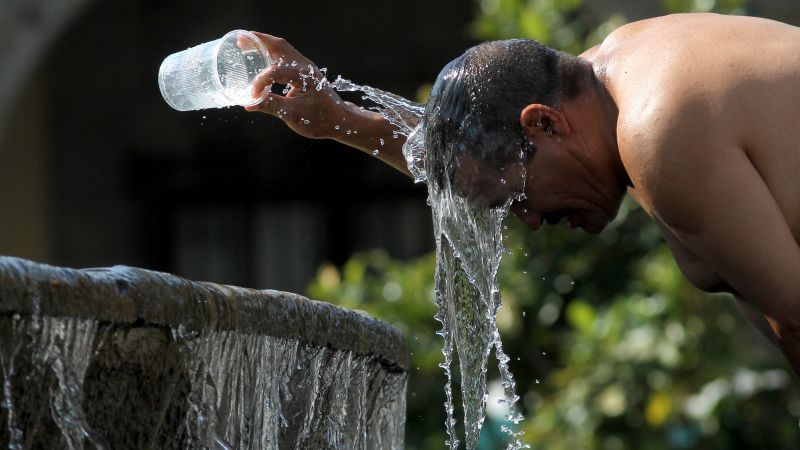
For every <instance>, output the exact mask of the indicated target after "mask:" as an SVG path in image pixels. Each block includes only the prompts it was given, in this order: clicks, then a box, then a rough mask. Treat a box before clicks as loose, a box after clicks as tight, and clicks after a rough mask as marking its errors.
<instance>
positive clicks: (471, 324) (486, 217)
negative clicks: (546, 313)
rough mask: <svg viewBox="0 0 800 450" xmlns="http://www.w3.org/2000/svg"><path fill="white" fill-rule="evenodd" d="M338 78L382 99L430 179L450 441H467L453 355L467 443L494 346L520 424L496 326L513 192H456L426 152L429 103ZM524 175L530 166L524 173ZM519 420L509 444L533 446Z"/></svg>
mask: <svg viewBox="0 0 800 450" xmlns="http://www.w3.org/2000/svg"><path fill="white" fill-rule="evenodd" d="M331 85H332V86H333V87H334V88H335V89H337V90H340V91H360V92H364V93H365V97H366V98H367V99H369V100H370V101H372V102H375V103H377V104H378V105H380V107H379V108H374V109H375V110H376V111H378V112H380V113H381V114H383V116H384V117H385V118H386V120H387V121H388V122H389V123H391V124H392V125H394V126H396V127H397V128H398V131H397V133H398V134H401V135H403V136H406V143H405V144H404V146H403V155H404V157H405V159H406V163H407V165H408V169H409V171H410V172H411V174H412V176H413V177H414V180H415V181H416V182H427V184H428V203H429V205H430V206H431V209H432V213H433V228H434V235H435V239H436V261H437V263H436V264H437V265H436V283H435V284H436V306H437V313H436V319H437V320H438V321H439V322H440V323H441V324H442V328H441V330H440V331H438V332H437V334H439V335H440V336H442V338H443V339H444V347H443V349H442V353H443V355H444V361H443V362H442V363H441V364H440V366H441V367H442V369H443V370H444V372H445V375H446V377H447V382H446V384H445V395H446V398H447V400H446V403H445V411H446V414H447V418H446V420H445V425H446V428H447V433H448V436H449V439H448V441H447V442H446V445H447V446H448V447H449V448H450V449H453V450H454V449H457V448H458V447H459V445H460V443H461V442H460V440H459V438H458V436H457V432H456V428H455V426H456V419H455V417H454V409H455V408H454V402H453V390H452V379H453V373H452V366H453V361H454V357H457V359H458V363H459V366H458V367H459V373H460V375H461V392H462V400H463V409H464V429H465V445H466V448H467V449H468V450H472V449H475V448H477V445H478V440H479V437H480V430H481V427H482V425H483V421H484V418H485V409H486V401H487V398H488V388H487V380H486V373H487V364H488V358H489V354H490V353H491V351H492V349H494V352H495V355H496V357H497V361H498V368H499V373H500V377H501V382H502V386H503V389H504V398H503V399H501V400H500V403H501V405H502V406H504V407H505V408H506V409H507V410H508V411H509V413H508V415H507V416H506V419H507V420H508V421H509V422H511V423H512V424H513V425H518V424H519V423H520V422H521V421H522V419H523V416H522V414H521V413H520V412H519V411H518V408H517V406H516V403H517V401H518V400H519V397H518V396H517V395H516V394H515V391H514V388H515V382H514V378H513V376H512V374H511V372H510V370H509V368H508V361H509V357H508V356H507V355H506V354H505V352H504V351H503V345H502V341H501V338H500V333H499V331H498V328H497V322H496V313H497V310H498V308H499V307H500V306H501V299H500V289H499V285H498V281H497V270H498V268H499V265H500V259H501V257H502V255H503V253H504V252H505V248H504V247H503V242H502V239H503V237H502V231H501V230H502V228H501V225H502V222H503V220H504V219H505V217H506V216H507V215H508V212H509V209H510V206H511V203H512V201H513V200H514V198H509V199H507V200H506V201H505V202H504V203H503V204H502V205H500V206H497V207H493V208H487V207H480V206H476V205H474V204H472V203H470V202H468V201H467V200H465V199H464V198H463V197H462V196H459V195H457V194H456V192H455V189H454V187H453V186H452V185H451V183H450V182H449V181H446V182H444V183H434V182H430V181H429V173H428V168H430V167H435V166H437V165H441V162H437V161H431V160H429V159H428V158H430V156H429V155H428V152H426V151H425V127H424V125H423V120H422V119H423V116H424V114H425V106H424V105H421V104H418V103H413V102H410V101H408V100H406V99H403V98H401V97H398V96H396V95H394V94H389V93H386V92H383V91H380V90H378V89H375V88H372V87H369V86H360V85H357V84H355V83H353V82H351V81H349V80H345V79H342V78H341V77H339V78H337V79H336V80H335V81H334V82H333V83H331ZM522 176H523V178H524V173H523V174H522ZM515 428H516V427H515V426H506V425H504V426H503V427H502V431H504V432H505V433H506V434H507V435H508V436H509V445H508V449H511V450H513V449H520V448H528V446H527V445H525V444H523V443H522V442H521V435H522V432H521V431H517V430H516V429H515Z"/></svg>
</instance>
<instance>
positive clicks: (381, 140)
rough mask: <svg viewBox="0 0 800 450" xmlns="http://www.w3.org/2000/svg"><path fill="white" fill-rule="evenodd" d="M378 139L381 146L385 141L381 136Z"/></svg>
mask: <svg viewBox="0 0 800 450" xmlns="http://www.w3.org/2000/svg"><path fill="white" fill-rule="evenodd" d="M379 141H380V143H381V147H383V145H384V144H385V143H386V141H384V140H383V138H380V139H379Z"/></svg>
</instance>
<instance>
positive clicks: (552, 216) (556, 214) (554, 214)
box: [540, 209, 569, 225]
mask: <svg viewBox="0 0 800 450" xmlns="http://www.w3.org/2000/svg"><path fill="white" fill-rule="evenodd" d="M564 217H569V210H566V209H558V210H555V211H550V212H546V213H544V214H542V218H541V221H540V225H541V224H542V223H544V222H547V223H548V224H549V225H555V224H557V223H559V222H561V219H563V218H564Z"/></svg>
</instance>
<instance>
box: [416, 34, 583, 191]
mask: <svg viewBox="0 0 800 450" xmlns="http://www.w3.org/2000/svg"><path fill="white" fill-rule="evenodd" d="M583 69H584V68H583V65H582V64H581V60H580V59H579V58H577V57H576V56H573V55H570V54H567V53H563V52H559V51H557V50H554V49H551V48H549V47H546V46H544V45H542V44H540V43H539V42H536V41H533V40H530V39H511V40H505V41H490V42H485V43H482V44H480V45H477V46H475V47H472V48H470V49H469V50H467V51H466V52H464V54H462V55H461V56H459V57H458V58H456V59H454V60H452V61H451V62H450V63H449V64H447V65H446V66H445V67H444V69H442V71H441V72H440V73H439V76H438V77H437V79H436V83H435V84H434V86H433V89H432V90H431V95H430V98H429V100H428V103H427V105H426V108H425V116H424V119H423V120H424V123H425V147H426V151H427V153H428V157H427V161H428V162H427V166H428V167H427V170H428V176H429V177H441V176H447V177H448V178H450V179H451V180H452V176H453V172H454V170H455V165H454V164H453V160H454V158H457V157H459V156H461V155H464V154H466V155H470V156H472V157H474V158H477V159H478V160H480V161H482V162H483V163H484V164H487V165H488V166H489V167H492V168H494V169H499V168H501V167H503V166H505V165H507V164H509V163H510V162H514V161H520V160H521V159H527V158H530V157H532V156H533V154H534V153H535V151H536V147H535V145H534V143H533V142H531V140H530V139H529V138H528V137H527V136H526V135H525V133H524V132H523V130H522V126H521V125H520V113H521V112H522V110H523V109H524V108H525V107H526V106H527V105H529V104H532V103H540V104H543V105H547V106H552V107H558V106H559V104H560V101H561V99H562V98H571V97H574V96H576V95H577V94H578V93H580V88H581V82H580V78H581V76H582V74H583V73H584V72H585V70H583Z"/></svg>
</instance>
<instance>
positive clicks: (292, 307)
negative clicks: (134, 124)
mask: <svg viewBox="0 0 800 450" xmlns="http://www.w3.org/2000/svg"><path fill="white" fill-rule="evenodd" d="M0 368H2V373H0V377H1V378H0V379H1V380H2V387H3V389H2V392H0V407H1V408H2V409H1V410H0V445H3V444H5V445H6V447H8V448H26V449H28V448H113V449H117V448H136V449H140V448H187V447H188V448H260V449H261V448H263V449H311V448H320V449H322V448H326V449H327V448H342V449H345V448H346V449H394V448H397V449H400V448H402V447H403V433H404V426H405V394H406V382H407V368H408V353H407V350H406V348H405V343H404V338H403V336H402V333H400V332H399V331H398V330H397V329H395V328H393V327H391V326H390V325H388V324H386V323H384V322H381V321H378V320H376V319H373V318H371V317H369V316H367V315H365V314H362V313H359V312H355V311H349V310H345V309H342V308H338V307H335V306H332V305H330V304H326V303H322V302H317V301H313V300H309V299H306V298H304V297H302V296H299V295H296V294H291V293H285V292H279V291H271V290H264V291H258V290H252V289H244V288H238V287H231V286H222V285H217V284H213V283H202V282H192V281H188V280H185V279H181V278H179V277H176V276H173V275H169V274H164V273H158V272H152V271H147V270H142V269H135V268H130V267H124V266H115V267H112V268H107V269H86V270H74V269H65V268H58V267H51V266H46V265H42V264H36V263H33V262H30V261H25V260H21V259H17V258H9V257H0Z"/></svg>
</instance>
